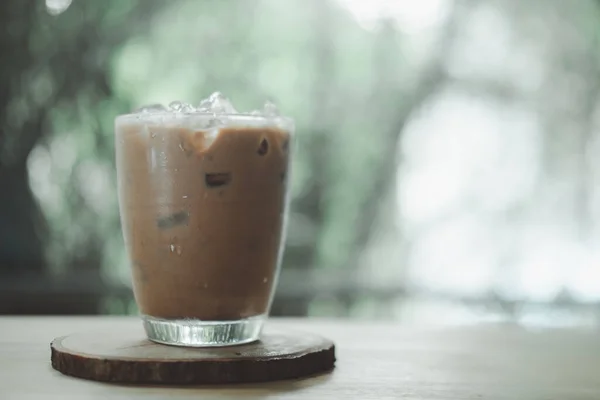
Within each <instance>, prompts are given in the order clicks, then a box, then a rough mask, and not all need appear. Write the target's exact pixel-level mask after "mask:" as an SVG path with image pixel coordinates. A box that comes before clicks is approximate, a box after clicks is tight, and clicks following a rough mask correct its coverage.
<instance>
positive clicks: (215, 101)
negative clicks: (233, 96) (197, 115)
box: [198, 92, 238, 114]
mask: <svg viewBox="0 0 600 400" xmlns="http://www.w3.org/2000/svg"><path fill="white" fill-rule="evenodd" d="M198 110H199V111H202V112H209V113H213V114H238V112H237V111H236V109H235V108H234V107H233V104H231V102H230V101H229V99H228V98H227V97H225V96H224V95H223V94H222V93H221V92H214V93H213V94H211V95H210V97H209V98H208V99H205V100H202V101H201V102H200V105H199V106H198Z"/></svg>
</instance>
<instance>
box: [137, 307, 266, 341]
mask: <svg viewBox="0 0 600 400" xmlns="http://www.w3.org/2000/svg"><path fill="white" fill-rule="evenodd" d="M266 317H267V316H266V315H265V314H263V315H257V316H254V317H250V318H244V319H239V320H235V321H203V320H199V319H162V318H155V317H150V316H148V315H142V321H143V323H144V329H145V330H146V335H147V336H148V339H150V340H152V341H153V342H157V343H162V344H169V345H173V346H189V347H219V346H233V345H236V344H244V343H250V342H254V341H255V340H258V337H259V336H260V331H261V329H262V325H263V322H264V321H265V319H266Z"/></svg>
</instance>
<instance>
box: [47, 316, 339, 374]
mask: <svg viewBox="0 0 600 400" xmlns="http://www.w3.org/2000/svg"><path fill="white" fill-rule="evenodd" d="M132 328H133V327H132ZM50 347H51V350H52V367H53V368H54V369H56V370H57V371H60V372H62V373H63V374H65V375H71V376H75V377H78V378H84V379H91V380H96V381H104V382H121V383H154V384H218V383H221V384H222V383H248V382H266V381H275V380H281V379H291V378H300V377H305V376H309V375H314V374H317V373H321V372H325V371H330V370H332V369H333V367H334V363H335V346H334V344H333V342H331V341H330V340H328V339H325V338H322V337H320V336H317V335H313V334H310V333H304V332H294V331H283V332H269V331H267V332H265V333H263V335H262V336H261V340H260V341H258V342H254V343H250V344H245V345H239V346H230V347H212V348H210V347H208V348H190V347H175V346H166V345H161V344H157V343H154V342H151V341H149V340H147V339H146V338H145V336H144V333H143V331H142V329H141V328H140V329H129V330H126V331H101V332H87V333H75V334H72V335H69V336H63V337H59V338H56V339H54V340H53V341H52V343H51V345H50Z"/></svg>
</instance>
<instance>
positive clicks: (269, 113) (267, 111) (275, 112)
mask: <svg viewBox="0 0 600 400" xmlns="http://www.w3.org/2000/svg"><path fill="white" fill-rule="evenodd" d="M262 115H263V116H265V117H267V118H273V117H278V116H279V109H278V108H277V106H276V105H275V103H272V102H270V101H266V102H265V105H264V106H263V109H262Z"/></svg>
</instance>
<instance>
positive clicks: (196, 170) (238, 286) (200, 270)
mask: <svg viewBox="0 0 600 400" xmlns="http://www.w3.org/2000/svg"><path fill="white" fill-rule="evenodd" d="M194 118H199V119H204V120H205V119H206V118H207V116H202V115H201V116H194V115H191V116H183V117H179V118H177V116H173V115H169V114H166V115H165V116H164V117H163V118H162V119H159V118H157V117H156V118H155V117H153V118H144V117H143V116H142V117H139V116H138V117H135V116H133V115H128V116H122V117H119V118H118V119H117V124H116V140H117V167H118V174H119V196H120V199H119V200H120V208H121V221H122V225H123V234H124V238H125V244H126V247H127V249H128V252H129V256H130V260H131V264H132V275H133V288H134V293H135V297H136V301H137V304H138V306H139V309H140V311H141V313H142V314H143V315H144V316H149V317H152V318H156V319H165V320H182V319H197V320H202V321H234V320H243V319H245V318H249V317H256V316H264V315H266V314H267V313H268V311H269V307H270V302H271V299H272V294H273V290H274V285H275V283H276V278H277V270H278V267H279V262H280V257H281V249H282V247H283V246H282V240H283V239H282V232H283V226H284V218H285V211H286V210H285V209H286V197H287V196H286V193H287V189H286V187H287V179H288V164H289V147H290V133H289V131H288V130H286V129H284V128H282V127H278V126H276V125H275V124H269V123H268V119H265V118H263V119H262V120H261V118H260V117H252V116H245V117H239V118H237V120H230V123H225V124H223V125H221V126H220V127H214V128H204V129H197V128H195V127H194V124H195V123H194ZM244 119H247V121H246V122H245V120H244ZM151 339H152V338H151Z"/></svg>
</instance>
